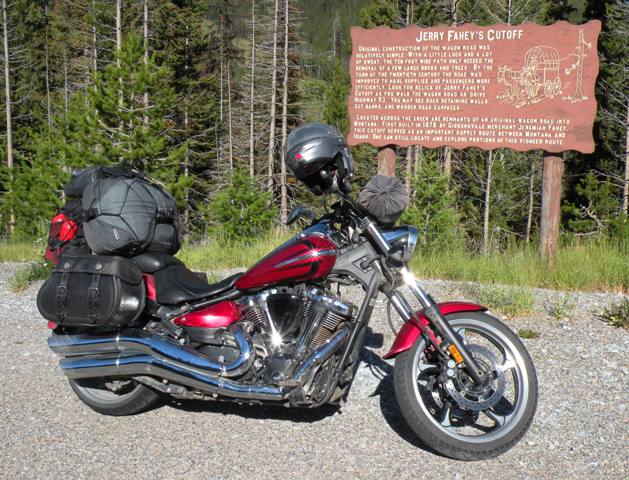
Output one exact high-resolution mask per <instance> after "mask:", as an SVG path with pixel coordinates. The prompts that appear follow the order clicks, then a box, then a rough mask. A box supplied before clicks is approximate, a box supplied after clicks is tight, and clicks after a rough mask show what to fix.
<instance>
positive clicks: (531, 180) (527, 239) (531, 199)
mask: <svg viewBox="0 0 629 480" xmlns="http://www.w3.org/2000/svg"><path fill="white" fill-rule="evenodd" d="M534 188H535V160H533V159H531V172H530V175H529V208H528V214H527V216H526V232H525V233H524V241H525V242H526V243H529V242H530V241H531V228H532V227H533V202H534V201H535V192H534Z"/></svg>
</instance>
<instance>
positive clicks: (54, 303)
mask: <svg viewBox="0 0 629 480" xmlns="http://www.w3.org/2000/svg"><path fill="white" fill-rule="evenodd" d="M145 296H146V293H145V288H144V282H143V280H142V272H141V271H140V269H139V268H138V267H137V266H136V265H135V264H134V263H132V262H131V260H129V259H127V258H123V257H104V256H98V255H80V256H76V257H66V256H64V257H61V259H60V260H59V263H58V264H57V266H56V267H55V269H54V271H53V274H52V276H51V277H50V278H49V279H48V280H46V282H45V283H44V285H43V286H42V287H41V289H40V290H39V293H38V294H37V308H39V313H41V314H42V316H43V317H44V318H45V319H47V320H51V321H53V322H55V323H57V324H59V325H63V326H77V327H78V326H82V327H97V328H101V329H115V328H118V327H124V326H127V325H129V324H131V323H132V322H133V321H134V320H136V319H137V318H138V316H139V315H140V313H142V310H143V308H144V302H145Z"/></svg>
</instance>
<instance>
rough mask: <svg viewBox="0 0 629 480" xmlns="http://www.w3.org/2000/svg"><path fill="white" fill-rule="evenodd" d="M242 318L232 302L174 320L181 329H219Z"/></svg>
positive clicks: (193, 312) (219, 304)
mask: <svg viewBox="0 0 629 480" xmlns="http://www.w3.org/2000/svg"><path fill="white" fill-rule="evenodd" d="M241 318H242V313H241V312H240V308H238V305H236V304H235V303H234V302H231V301H225V302H220V303H216V304H214V305H210V306H209V307H206V308H202V309H201V310H194V311H192V312H189V313H186V314H185V315H182V316H181V317H178V318H176V319H175V320H174V323H175V325H179V326H181V327H197V328H220V327H228V326H230V325H231V324H232V323H235V322H237V321H238V320H240V319H241Z"/></svg>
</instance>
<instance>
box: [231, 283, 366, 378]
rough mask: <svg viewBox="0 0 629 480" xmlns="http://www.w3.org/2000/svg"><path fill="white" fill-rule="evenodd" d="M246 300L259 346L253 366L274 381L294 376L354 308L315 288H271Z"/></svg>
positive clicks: (348, 318)
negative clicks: (307, 358) (305, 360)
mask: <svg viewBox="0 0 629 480" xmlns="http://www.w3.org/2000/svg"><path fill="white" fill-rule="evenodd" d="M243 303H244V305H245V307H244V308H243V315H244V318H245V321H247V322H250V324H251V325H252V326H253V332H252V334H253V338H254V344H256V347H257V348H256V352H257V353H258V359H257V362H255V363H254V366H257V367H258V369H259V371H260V372H261V374H262V376H263V378H264V379H265V380H266V381H267V382H271V383H278V382H282V381H283V380H286V379H288V378H291V377H294V374H295V373H296V372H297V371H298V370H299V368H300V363H301V362H302V360H304V359H305V358H306V357H308V356H309V355H311V354H312V352H315V351H317V350H319V349H322V348H323V347H324V346H325V345H326V343H327V342H329V341H330V339H331V338H332V337H333V336H334V334H335V333H337V332H338V331H339V327H340V326H341V324H342V323H344V322H348V321H351V320H352V314H353V310H354V307H353V305H350V304H347V303H345V302H343V301H342V300H341V299H339V298H337V297H335V296H334V295H332V294H330V293H328V292H325V291H324V290H322V289H319V288H316V287H297V288H282V289H277V288H270V289H267V290H264V291H261V292H259V293H257V294H256V295H254V296H250V297H248V298H246V299H245V301H244V302H243ZM261 344H262V345H261Z"/></svg>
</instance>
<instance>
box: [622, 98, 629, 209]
mask: <svg viewBox="0 0 629 480" xmlns="http://www.w3.org/2000/svg"><path fill="white" fill-rule="evenodd" d="M622 211H623V213H624V214H625V215H629V101H627V125H626V137H625V178H624V183H623V186H622Z"/></svg>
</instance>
